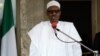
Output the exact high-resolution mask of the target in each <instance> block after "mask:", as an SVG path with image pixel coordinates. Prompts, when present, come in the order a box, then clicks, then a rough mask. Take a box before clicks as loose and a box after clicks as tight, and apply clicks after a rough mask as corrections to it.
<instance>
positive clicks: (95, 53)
mask: <svg viewBox="0 0 100 56" xmlns="http://www.w3.org/2000/svg"><path fill="white" fill-rule="evenodd" d="M56 30H57V31H59V32H61V33H62V34H64V35H65V36H68V37H69V38H70V39H72V40H74V41H75V42H77V43H79V44H80V45H81V46H83V47H84V48H86V49H87V50H89V51H90V52H92V53H93V54H94V56H99V54H98V51H94V50H92V49H90V48H89V47H87V46H86V45H84V44H83V43H81V42H79V41H77V40H75V39H74V38H72V37H71V36H69V35H68V34H66V33H64V32H63V31H61V30H60V29H58V28H56V29H55V35H56V37H57V38H58V36H57V33H56ZM58 39H59V38H58ZM59 40H60V41H61V42H64V43H68V42H66V41H63V40H61V39H59Z"/></svg>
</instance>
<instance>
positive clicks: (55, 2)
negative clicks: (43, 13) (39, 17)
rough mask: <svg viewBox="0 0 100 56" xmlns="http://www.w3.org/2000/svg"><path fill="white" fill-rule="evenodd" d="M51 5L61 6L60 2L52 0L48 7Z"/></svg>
mask: <svg viewBox="0 0 100 56" xmlns="http://www.w3.org/2000/svg"><path fill="white" fill-rule="evenodd" d="M51 6H57V7H59V8H60V3H59V2H57V1H50V2H48V4H47V9H48V8H49V7H51Z"/></svg>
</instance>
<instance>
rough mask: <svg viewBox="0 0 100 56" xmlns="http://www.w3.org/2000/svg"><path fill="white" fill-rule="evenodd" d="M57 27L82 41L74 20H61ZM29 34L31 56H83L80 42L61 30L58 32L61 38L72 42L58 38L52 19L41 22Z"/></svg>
mask: <svg viewBox="0 0 100 56" xmlns="http://www.w3.org/2000/svg"><path fill="white" fill-rule="evenodd" d="M57 28H59V29H60V30H61V31H63V32H65V33H66V34H68V35H70V36H71V37H73V38H74V39H76V40H77V41H81V38H80V36H79V34H78V32H77V31H76V29H75V27H74V25H73V23H72V22H63V21H59V22H58V24H57ZM28 35H29V36H30V38H31V45H30V54H29V55H30V56H82V51H81V47H80V44H79V43H76V42H75V41H73V40H72V39H70V38H69V37H67V36H65V35H63V34H62V33H60V32H57V36H58V37H59V38H60V39H62V40H64V41H67V42H72V43H63V42H61V41H59V40H58V39H57V37H56V36H55V34H54V30H53V28H52V27H51V24H50V21H43V22H40V23H39V24H37V25H36V26H35V27H34V28H33V29H32V30H30V31H29V32H28Z"/></svg>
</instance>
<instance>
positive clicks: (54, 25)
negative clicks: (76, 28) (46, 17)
mask: <svg viewBox="0 0 100 56" xmlns="http://www.w3.org/2000/svg"><path fill="white" fill-rule="evenodd" d="M51 25H52V28H53V29H56V27H57V22H55V21H53V22H51Z"/></svg>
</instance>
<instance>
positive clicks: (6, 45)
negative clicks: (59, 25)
mask: <svg viewBox="0 0 100 56" xmlns="http://www.w3.org/2000/svg"><path fill="white" fill-rule="evenodd" d="M0 37H1V56H17V48H16V38H15V25H14V18H13V11H12V3H11V0H5V3H4V10H3V18H2V24H1V31H0Z"/></svg>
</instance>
